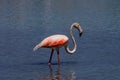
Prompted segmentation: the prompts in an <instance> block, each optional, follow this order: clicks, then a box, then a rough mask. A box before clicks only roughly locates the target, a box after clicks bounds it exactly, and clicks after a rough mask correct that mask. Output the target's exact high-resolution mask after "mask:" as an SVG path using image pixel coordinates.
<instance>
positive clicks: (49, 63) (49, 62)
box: [48, 49, 54, 65]
mask: <svg viewBox="0 0 120 80" xmlns="http://www.w3.org/2000/svg"><path fill="white" fill-rule="evenodd" d="M53 52H54V50H53V49H52V51H51V54H50V59H49V61H48V65H51V60H52V56H53Z"/></svg>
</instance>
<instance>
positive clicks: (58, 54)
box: [57, 49, 60, 65]
mask: <svg viewBox="0 0 120 80" xmlns="http://www.w3.org/2000/svg"><path fill="white" fill-rule="evenodd" d="M57 56H58V64H59V65H60V53H59V49H58V50H57Z"/></svg>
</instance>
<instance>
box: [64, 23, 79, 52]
mask: <svg viewBox="0 0 120 80" xmlns="http://www.w3.org/2000/svg"><path fill="white" fill-rule="evenodd" d="M73 27H74V26H73V25H72V26H71V27H70V37H71V38H72V42H73V45H74V48H73V49H72V50H70V48H69V46H68V45H66V46H65V50H66V52H67V53H69V54H73V53H74V52H75V51H76V49H77V45H76V42H75V39H74V36H73V32H72V29H73Z"/></svg>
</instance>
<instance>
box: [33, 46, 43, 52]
mask: <svg viewBox="0 0 120 80" xmlns="http://www.w3.org/2000/svg"><path fill="white" fill-rule="evenodd" d="M40 47H41V46H40V45H36V46H35V47H34V48H33V50H34V51H36V50H38V49H39V48H40Z"/></svg>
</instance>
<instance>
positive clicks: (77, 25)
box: [73, 23, 83, 37]
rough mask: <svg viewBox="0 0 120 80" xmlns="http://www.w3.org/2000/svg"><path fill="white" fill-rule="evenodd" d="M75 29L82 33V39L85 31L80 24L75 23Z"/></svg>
mask: <svg viewBox="0 0 120 80" xmlns="http://www.w3.org/2000/svg"><path fill="white" fill-rule="evenodd" d="M73 27H75V28H76V29H77V30H78V31H79V32H80V34H79V35H80V37H81V36H82V34H83V30H82V28H81V26H80V24H78V23H73Z"/></svg>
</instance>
